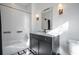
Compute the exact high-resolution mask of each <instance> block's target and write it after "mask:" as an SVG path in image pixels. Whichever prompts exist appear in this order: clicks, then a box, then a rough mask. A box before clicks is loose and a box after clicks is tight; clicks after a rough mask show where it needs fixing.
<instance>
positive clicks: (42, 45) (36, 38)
mask: <svg viewBox="0 0 79 59" xmlns="http://www.w3.org/2000/svg"><path fill="white" fill-rule="evenodd" d="M30 49H31V50H33V51H34V52H36V53H37V54H38V55H52V37H47V36H42V35H37V34H32V33H31V34H30Z"/></svg>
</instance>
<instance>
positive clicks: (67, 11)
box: [32, 3, 79, 54]
mask: <svg viewBox="0 0 79 59" xmlns="http://www.w3.org/2000/svg"><path fill="white" fill-rule="evenodd" d="M34 5H35V7H34V8H36V9H35V11H34V15H33V17H35V14H36V13H38V14H39V15H40V12H41V10H43V9H45V8H47V7H53V29H55V28H57V27H58V26H60V25H62V24H64V23H65V22H69V27H68V31H66V32H64V33H63V34H61V35H60V46H61V48H62V50H61V52H62V54H69V51H68V45H67V41H68V40H70V39H73V40H79V36H78V35H79V27H78V25H79V4H77V3H70V4H68V3H67V4H66V3H65V4H63V5H64V13H63V14H62V15H59V14H58V8H57V7H58V4H57V3H56V4H55V3H54V4H51V3H49V4H46V3H43V4H42V3H41V4H34ZM40 17H41V15H40ZM34 20H35V18H32V21H33V22H34V23H32V24H33V26H32V28H33V30H36V31H38V29H37V28H39V29H40V28H41V27H40V25H41V23H40V21H39V22H38V23H39V25H34V24H36V23H37V22H36V21H34ZM36 26H37V27H36Z"/></svg>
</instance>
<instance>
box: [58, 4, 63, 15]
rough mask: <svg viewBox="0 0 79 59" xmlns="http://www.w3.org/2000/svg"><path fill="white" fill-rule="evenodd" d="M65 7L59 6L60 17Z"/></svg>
mask: <svg viewBox="0 0 79 59" xmlns="http://www.w3.org/2000/svg"><path fill="white" fill-rule="evenodd" d="M63 9H64V8H63V5H62V4H58V13H59V15H61V14H63Z"/></svg>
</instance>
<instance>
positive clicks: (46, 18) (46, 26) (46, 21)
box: [41, 8, 53, 32]
mask: <svg viewBox="0 0 79 59" xmlns="http://www.w3.org/2000/svg"><path fill="white" fill-rule="evenodd" d="M41 18H42V21H41V28H42V30H43V31H45V32H46V30H51V29H52V21H53V8H46V9H44V10H43V11H42V12H41Z"/></svg>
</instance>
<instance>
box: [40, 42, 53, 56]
mask: <svg viewBox="0 0 79 59" xmlns="http://www.w3.org/2000/svg"><path fill="white" fill-rule="evenodd" d="M51 54H52V44H49V43H47V42H45V41H39V55H51Z"/></svg>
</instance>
